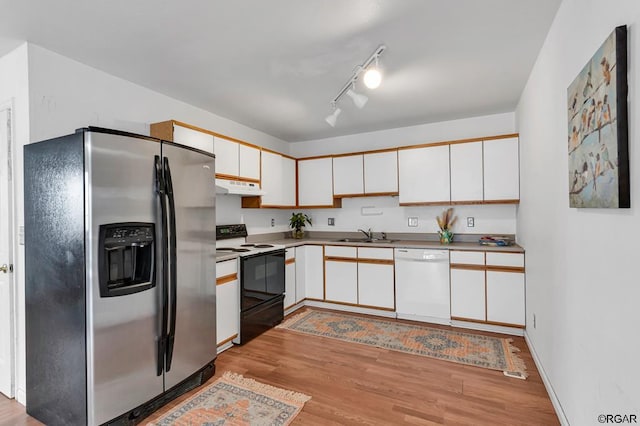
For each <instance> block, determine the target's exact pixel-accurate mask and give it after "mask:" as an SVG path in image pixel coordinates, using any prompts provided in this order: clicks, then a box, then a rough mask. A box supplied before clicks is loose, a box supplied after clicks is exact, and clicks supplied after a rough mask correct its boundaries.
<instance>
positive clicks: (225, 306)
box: [216, 259, 240, 346]
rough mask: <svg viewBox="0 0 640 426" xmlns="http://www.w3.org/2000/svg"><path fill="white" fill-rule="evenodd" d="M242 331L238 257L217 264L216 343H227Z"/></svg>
mask: <svg viewBox="0 0 640 426" xmlns="http://www.w3.org/2000/svg"><path fill="white" fill-rule="evenodd" d="M238 333H240V288H239V283H238V261H237V260H236V259H232V260H227V261H224V262H219V263H217V264H216V343H217V344H218V346H220V345H222V344H224V343H227V342H229V341H231V340H232V339H234V338H235V337H236V336H238Z"/></svg>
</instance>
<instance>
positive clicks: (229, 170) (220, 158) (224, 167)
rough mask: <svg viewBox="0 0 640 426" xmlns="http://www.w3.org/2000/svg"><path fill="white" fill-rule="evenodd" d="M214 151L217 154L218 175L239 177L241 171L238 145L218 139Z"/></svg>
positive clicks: (214, 144) (215, 141)
mask: <svg viewBox="0 0 640 426" xmlns="http://www.w3.org/2000/svg"><path fill="white" fill-rule="evenodd" d="M213 150H214V153H215V154H216V175H222V176H232V177H237V176H238V174H239V171H240V169H239V167H240V157H239V155H240V151H239V148H238V143H237V142H233V141H230V140H228V139H224V138H219V137H216V138H215V140H214V143H213Z"/></svg>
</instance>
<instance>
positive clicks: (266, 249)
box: [216, 224, 285, 344]
mask: <svg viewBox="0 0 640 426" xmlns="http://www.w3.org/2000/svg"><path fill="white" fill-rule="evenodd" d="M246 236H247V230H246V226H245V225H244V224H239V225H221V226H217V227H216V237H217V241H216V251H218V252H231V253H233V252H235V253H238V261H239V268H238V270H239V271H240V312H239V315H240V334H239V336H238V338H237V339H235V340H234V343H236V344H244V343H247V342H248V341H250V340H251V339H253V338H254V337H256V336H258V335H260V334H262V333H264V332H265V331H267V330H269V329H270V328H272V327H274V326H276V325H278V324H279V323H280V322H282V320H283V318H284V291H285V288H284V286H285V249H284V246H281V245H272V244H251V243H246V240H245V238H246Z"/></svg>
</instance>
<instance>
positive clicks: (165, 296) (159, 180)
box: [155, 155, 169, 376]
mask: <svg viewBox="0 0 640 426" xmlns="http://www.w3.org/2000/svg"><path fill="white" fill-rule="evenodd" d="M155 169H156V194H158V197H159V199H160V213H161V222H162V226H161V228H160V234H161V236H160V239H161V243H160V244H158V247H162V248H161V250H162V286H161V291H162V297H161V299H162V306H161V310H162V317H161V319H160V321H161V324H160V327H159V328H160V336H159V338H158V354H157V375H158V376H161V375H162V372H163V371H164V360H165V354H166V352H167V349H166V348H167V314H168V311H169V307H168V302H169V293H168V291H169V290H168V287H167V282H168V281H167V266H168V263H169V262H168V253H167V201H166V198H165V194H166V189H165V182H164V178H163V177H162V164H161V162H160V156H159V155H156V156H155Z"/></svg>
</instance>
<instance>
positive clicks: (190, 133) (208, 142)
mask: <svg viewBox="0 0 640 426" xmlns="http://www.w3.org/2000/svg"><path fill="white" fill-rule="evenodd" d="M173 141H174V142H176V143H179V144H182V145H186V146H190V147H191V148H196V149H200V150H202V151H206V152H210V153H212V154H213V135H210V134H209V133H204V132H199V131H197V130H193V129H190V128H188V127H182V126H179V125H177V124H174V125H173ZM216 167H217V164H216Z"/></svg>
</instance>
